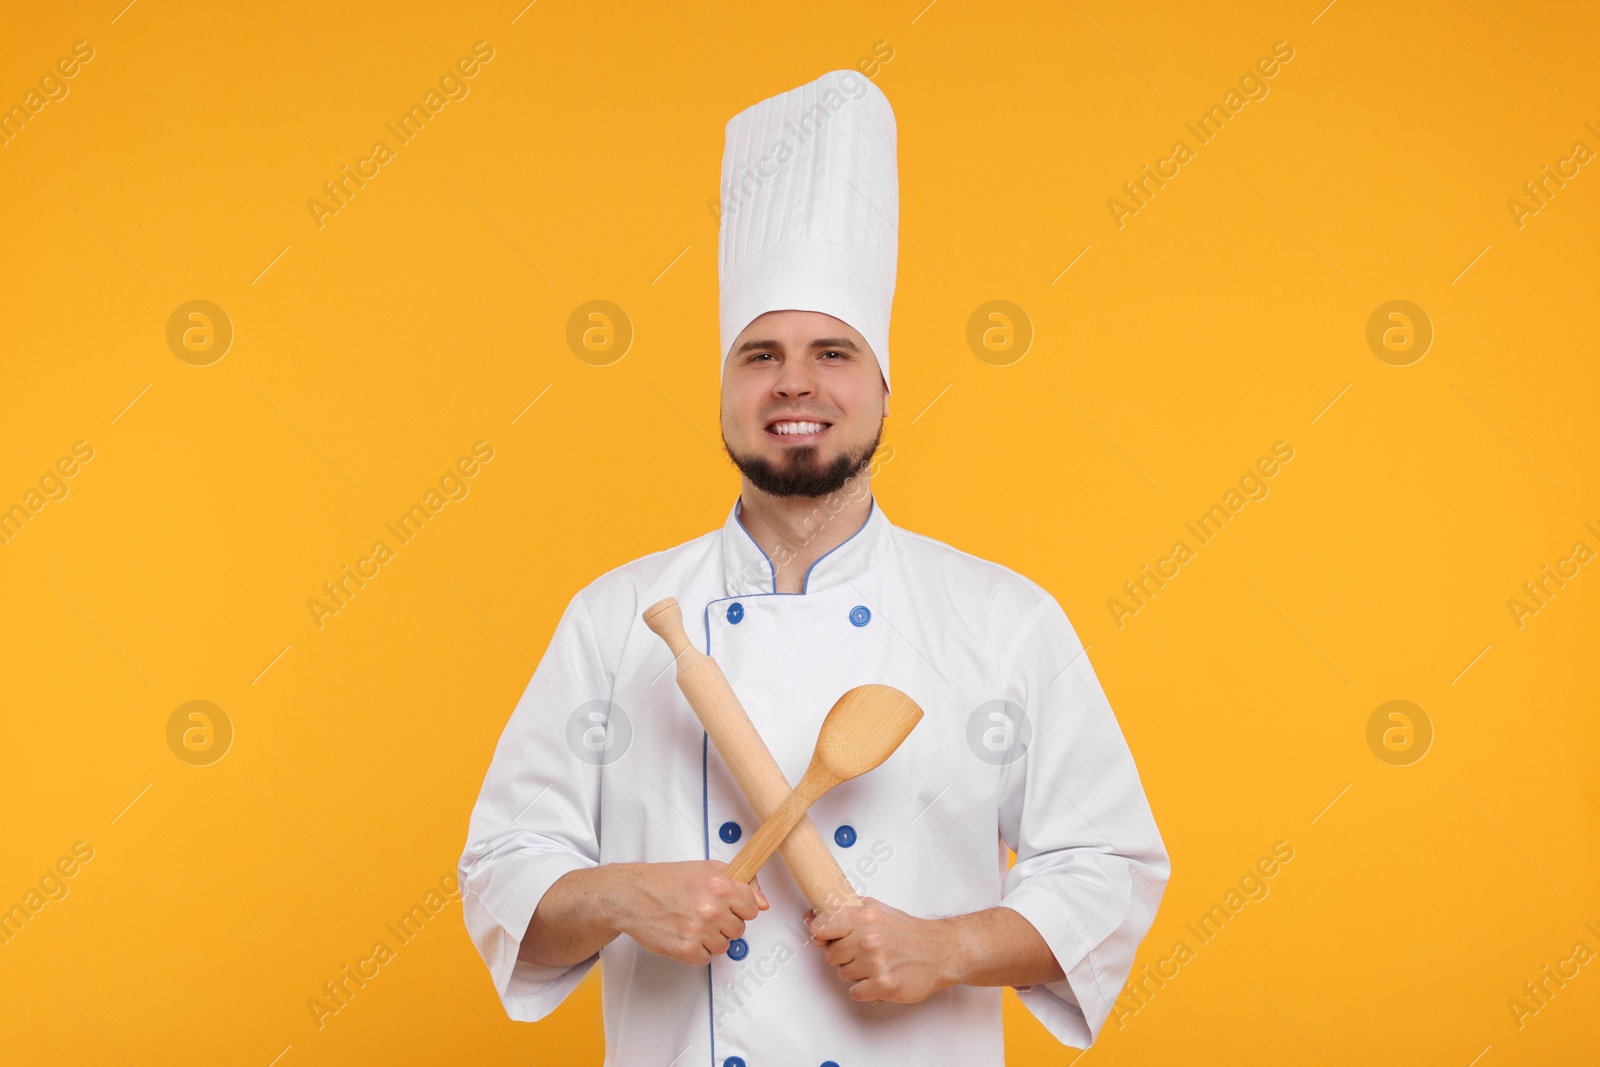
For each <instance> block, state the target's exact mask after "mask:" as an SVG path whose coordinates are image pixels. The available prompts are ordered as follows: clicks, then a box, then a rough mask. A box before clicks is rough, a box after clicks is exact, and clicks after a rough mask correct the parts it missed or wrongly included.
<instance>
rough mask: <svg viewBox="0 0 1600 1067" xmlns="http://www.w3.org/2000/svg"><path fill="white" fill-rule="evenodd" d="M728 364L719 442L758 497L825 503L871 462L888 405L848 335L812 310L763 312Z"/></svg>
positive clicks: (856, 337)
mask: <svg viewBox="0 0 1600 1067" xmlns="http://www.w3.org/2000/svg"><path fill="white" fill-rule="evenodd" d="M726 358H727V364H726V366H725V367H724V370H723V378H722V443H723V445H724V447H726V448H727V450H728V455H729V456H730V457H731V458H732V459H733V462H734V465H735V466H737V467H738V468H739V470H740V472H741V473H743V474H744V476H745V477H746V478H748V479H749V480H750V482H751V484H752V485H754V486H755V487H756V488H757V489H760V490H761V491H762V492H764V493H770V494H772V495H773V496H805V497H820V496H826V495H828V494H829V493H834V492H837V491H838V490H839V489H840V488H842V487H843V486H844V483H845V482H846V481H847V480H848V479H849V478H850V477H851V476H852V475H854V474H856V473H857V472H859V471H861V470H862V469H864V468H865V467H866V465H867V463H868V462H869V461H870V460H871V459H872V453H873V452H874V451H876V450H877V447H878V441H879V438H880V436H881V435H882V433H883V417H884V416H885V415H887V414H888V413H889V397H888V393H887V392H885V390H884V384H883V374H882V372H881V371H879V369H878V361H877V359H875V358H874V357H873V354H872V349H871V348H870V347H868V345H867V342H866V339H865V338H863V337H862V336H861V334H859V333H857V332H856V331H855V330H854V329H853V328H852V327H850V326H847V325H846V324H845V323H843V322H841V321H840V320H838V319H836V318H834V317H833V316H832V315H824V314H822V313H821V312H818V311H769V312H767V313H766V314H765V315H762V316H760V317H759V318H757V319H755V320H754V321H753V322H751V323H750V325H748V326H746V327H745V328H744V330H743V331H742V332H740V334H739V336H738V337H736V338H735V339H734V342H733V348H732V351H731V352H730V353H729V354H728V356H727V357H726Z"/></svg>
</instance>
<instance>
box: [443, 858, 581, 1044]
mask: <svg viewBox="0 0 1600 1067" xmlns="http://www.w3.org/2000/svg"><path fill="white" fill-rule="evenodd" d="M495 866H496V870H495V872H494V881H495V883H497V885H492V886H490V887H489V891H488V892H487V893H486V894H485V895H482V896H480V895H478V894H476V893H472V892H469V893H468V894H467V896H466V897H465V899H466V901H467V902H468V904H469V906H470V907H472V908H474V909H477V910H481V911H482V912H484V913H486V916H487V918H488V919H489V920H490V922H489V923H488V924H487V929H486V930H485V931H484V934H483V937H482V939H481V940H480V941H479V943H478V946H477V947H478V953H479V954H480V955H481V956H482V957H483V961H484V963H485V964H487V965H488V967H489V974H490V976H491V977H492V978H493V979H494V987H495V991H496V992H497V993H499V994H500V1002H501V1004H502V1005H504V1007H505V1009H506V1015H507V1016H508V1017H510V1018H512V1019H515V1020H517V1021H518V1022H537V1021H538V1020H540V1019H542V1018H544V1017H545V1016H546V1015H549V1014H550V1013H551V1012H552V1011H554V1010H555V1009H556V1008H557V1007H558V1006H559V1005H560V1004H561V1002H562V1001H563V1000H565V999H566V998H567V995H568V994H569V993H571V992H572V991H573V989H575V988H577V985H578V983H579V982H580V981H582V980H583V977H584V975H586V974H588V973H589V969H590V968H592V967H593V966H594V965H595V963H596V962H598V960H599V959H600V954H599V953H598V952H597V953H595V954H594V955H593V956H590V957H589V958H588V959H586V960H582V961H580V962H578V963H574V964H572V965H570V966H567V967H545V966H540V965H537V964H533V963H529V962H528V961H526V960H523V959H519V958H518V957H517V951H518V949H520V948H521V947H522V940H523V938H524V937H525V936H527V932H528V923H529V922H531V921H532V919H533V913H534V912H535V911H537V910H538V908H539V901H541V900H543V899H544V895H545V893H547V892H549V890H550V887H551V886H552V885H554V884H555V883H556V881H557V879H559V878H561V877H562V876H563V875H565V874H567V873H568V872H570V871H578V870H584V869H586V868H589V867H593V866H595V864H594V863H591V862H589V861H588V860H586V859H584V858H583V857H581V856H578V855H576V854H575V853H571V852H546V853H536V854H533V855H524V856H515V857H511V856H508V857H505V858H503V859H501V860H500V861H499V863H497V864H496V865H495ZM495 888H503V889H504V890H506V892H504V893H496V892H494V889H495ZM502 902H503V903H502Z"/></svg>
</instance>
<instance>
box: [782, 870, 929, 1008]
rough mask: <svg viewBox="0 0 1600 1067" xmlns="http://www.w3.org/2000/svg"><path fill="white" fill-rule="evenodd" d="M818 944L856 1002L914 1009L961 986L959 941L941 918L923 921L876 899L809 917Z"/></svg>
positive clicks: (867, 899) (808, 920) (807, 914)
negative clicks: (889, 1003)
mask: <svg viewBox="0 0 1600 1067" xmlns="http://www.w3.org/2000/svg"><path fill="white" fill-rule="evenodd" d="M806 922H807V924H808V925H809V926H810V929H811V940H812V943H813V944H817V945H822V946H823V947H824V951H823V954H822V955H823V958H824V959H826V960H827V961H828V962H829V963H830V964H832V965H833V966H835V967H837V968H838V969H839V977H840V978H842V979H844V980H845V981H846V982H849V983H850V999H852V1000H863V1001H866V1000H891V1001H895V1002H897V1003H900V1004H914V1003H916V1002H917V1001H919V1000H922V999H923V998H924V997H928V996H931V995H932V994H934V993H937V992H938V991H939V990H941V989H943V988H945V987H946V986H951V985H955V984H956V982H957V981H959V971H958V966H957V959H956V942H955V941H954V939H953V938H951V936H950V934H949V932H948V931H947V930H946V929H945V926H946V925H947V924H946V923H945V922H944V920H941V919H919V918H917V917H916V916H914V915H908V914H906V913H905V912H903V911H901V910H900V909H898V908H891V907H889V905H887V904H885V903H883V902H882V901H879V900H874V899H873V898H872V897H867V898H866V899H865V900H863V901H862V903H861V906H860V907H844V908H836V909H834V910H833V911H830V912H827V913H826V914H823V915H820V916H819V915H818V914H817V912H816V910H815V909H812V910H811V911H808V912H807V913H806Z"/></svg>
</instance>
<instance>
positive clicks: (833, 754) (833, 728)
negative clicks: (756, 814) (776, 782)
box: [723, 685, 922, 882]
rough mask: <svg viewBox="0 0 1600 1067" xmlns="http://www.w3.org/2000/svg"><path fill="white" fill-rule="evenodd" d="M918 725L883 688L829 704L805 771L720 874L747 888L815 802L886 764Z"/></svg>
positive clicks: (896, 695) (903, 703) (858, 690)
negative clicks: (798, 781) (831, 791)
mask: <svg viewBox="0 0 1600 1067" xmlns="http://www.w3.org/2000/svg"><path fill="white" fill-rule="evenodd" d="M921 719H922V709H921V708H919V707H917V702H916V701H914V700H912V699H911V698H910V697H909V696H907V695H906V694H904V693H902V692H901V691H900V690H898V689H896V688H894V687H893V686H888V685H858V686H856V687H855V688H854V689H852V690H850V691H849V692H848V693H846V694H845V695H844V696H842V697H840V698H839V699H838V700H837V701H835V702H834V705H833V709H832V710H831V711H829V712H828V717H827V718H825V719H823V720H822V729H821V730H820V731H818V732H817V747H816V750H815V751H813V752H812V754H811V765H810V766H809V767H807V768H806V773H805V776H804V777H803V778H801V779H800V784H799V785H797V786H795V787H794V791H793V792H791V793H790V794H789V795H788V796H787V797H785V798H784V801H783V803H782V804H781V805H779V807H778V809H777V810H776V811H774V812H773V813H772V815H771V816H770V817H769V818H768V819H767V821H766V822H764V823H762V824H761V828H760V829H759V830H757V831H756V832H755V836H754V837H752V838H750V840H749V842H748V843H747V844H746V845H745V846H744V848H742V849H740V850H739V854H738V855H737V856H735V857H734V858H733V862H732V863H730V864H728V867H727V870H726V871H724V872H723V873H724V874H726V875H727V876H728V877H729V878H731V879H733V880H734V881H736V882H748V881H750V879H752V878H754V877H755V876H756V872H757V871H759V870H761V867H762V865H763V864H765V863H766V862H767V860H768V859H770V858H771V856H772V853H773V852H774V851H776V850H777V848H778V846H779V845H781V844H782V843H783V839H784V838H786V837H788V836H789V831H790V830H792V829H794V826H795V823H797V822H799V821H800V817H801V816H802V815H804V814H805V813H806V809H808V808H810V807H811V805H812V804H814V803H816V800H817V798H818V797H820V796H822V794H824V793H826V792H827V791H828V790H830V789H832V788H833V787H834V786H836V785H838V784H839V783H840V782H847V781H849V780H850V779H852V778H854V777H856V776H857V775H862V774H866V773H867V772H868V771H870V770H872V768H874V767H876V766H877V765H878V764H880V763H882V762H883V761H884V760H886V759H888V758H889V757H890V755H892V754H893V753H894V750H895V749H897V748H899V747H900V742H902V741H904V740H905V739H906V735H908V734H909V733H911V729H912V727H914V726H916V725H917V723H918V722H919V721H920V720H921Z"/></svg>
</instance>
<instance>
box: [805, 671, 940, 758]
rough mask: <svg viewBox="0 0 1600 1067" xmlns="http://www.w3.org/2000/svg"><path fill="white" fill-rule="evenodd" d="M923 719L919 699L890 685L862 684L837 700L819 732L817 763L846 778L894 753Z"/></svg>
mask: <svg viewBox="0 0 1600 1067" xmlns="http://www.w3.org/2000/svg"><path fill="white" fill-rule="evenodd" d="M921 719H922V709H921V708H919V707H917V702H916V701H914V700H912V699H911V698H910V697H909V696H907V695H906V694H904V693H902V692H901V691H900V690H898V689H896V688H894V687H893V686H890V685H858V686H856V687H855V688H854V689H852V690H850V691H849V692H848V693H846V694H845V695H844V696H842V697H840V698H839V699H838V700H837V701H835V702H834V705H833V709H832V710H831V711H829V712H828V717H827V718H825V719H823V720H822V729H821V730H820V731H819V732H818V734H817V749H816V753H815V762H816V763H817V764H819V765H821V766H822V767H825V768H826V769H827V770H828V771H829V772H830V773H831V774H832V775H833V776H834V777H835V778H836V779H837V780H838V781H841V782H843V781H846V780H847V779H850V778H854V777H856V776H857V775H860V774H866V773H867V772H868V771H870V770H872V768H874V767H876V766H877V765H878V764H880V763H882V762H883V761H884V760H886V759H888V758H889V757H890V756H891V755H893V753H894V750H895V749H897V748H899V747H900V742H902V741H904V740H905V739H906V735H907V734H909V733H911V729H912V727H914V726H916V725H917V723H918V722H919V721H921Z"/></svg>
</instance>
